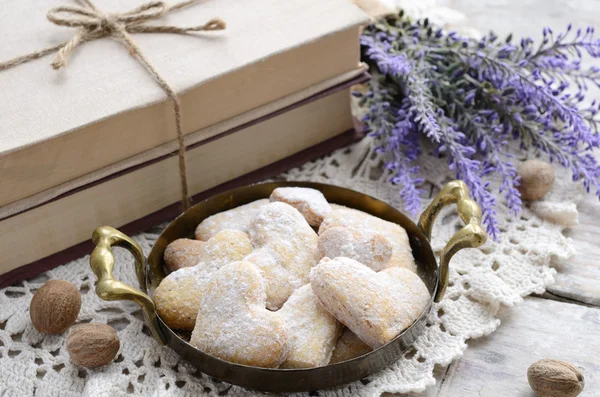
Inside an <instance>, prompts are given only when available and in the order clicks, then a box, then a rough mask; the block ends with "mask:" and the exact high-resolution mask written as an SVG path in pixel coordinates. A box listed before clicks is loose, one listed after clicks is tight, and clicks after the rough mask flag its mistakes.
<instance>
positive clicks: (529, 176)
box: [517, 160, 554, 201]
mask: <svg viewBox="0 0 600 397" xmlns="http://www.w3.org/2000/svg"><path fill="white" fill-rule="evenodd" d="M517 171H518V173H519V176H520V177H521V180H520V181H519V188H518V189H519V191H520V192H521V198H522V199H523V200H529V201H535V200H540V199H541V198H543V197H544V196H545V195H546V193H548V192H549V191H550V189H551V188H552V185H553V184H554V168H553V167H552V164H550V163H546V162H545V161H540V160H527V161H525V162H523V163H521V165H519V168H518V170H517Z"/></svg>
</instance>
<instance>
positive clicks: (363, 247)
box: [319, 226, 393, 272]
mask: <svg viewBox="0 0 600 397" xmlns="http://www.w3.org/2000/svg"><path fill="white" fill-rule="evenodd" d="M319 252H320V253H321V257H328V258H337V257H338V256H344V257H346V258H350V259H354V260H356V261H358V262H360V263H362V264H363V265H366V266H369V267H370V268H371V269H373V270H375V271H376V272H377V271H379V270H382V269H385V268H386V266H387V264H388V263H389V261H390V259H391V258H392V252H393V248H392V243H390V242H389V240H388V239H387V238H385V237H384V236H383V235H381V234H379V233H371V232H364V231H361V230H359V229H355V228H350V227H341V226H335V227H330V228H328V229H327V230H325V231H324V232H323V233H321V235H320V236H319Z"/></svg>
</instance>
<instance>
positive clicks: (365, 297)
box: [310, 257, 430, 349]
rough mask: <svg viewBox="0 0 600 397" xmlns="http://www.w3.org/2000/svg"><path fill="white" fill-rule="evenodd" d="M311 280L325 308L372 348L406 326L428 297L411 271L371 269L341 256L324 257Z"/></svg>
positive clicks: (315, 268) (383, 342) (395, 334)
mask: <svg viewBox="0 0 600 397" xmlns="http://www.w3.org/2000/svg"><path fill="white" fill-rule="evenodd" d="M310 281H311V286H312V289H313V291H314V293H315V295H317V297H318V298H319V300H320V301H321V303H322V304H323V306H324V307H325V309H327V311H328V312H329V313H331V314H332V315H333V316H334V317H335V318H337V319H338V320H339V321H340V322H342V323H343V324H344V325H346V326H347V327H348V328H350V330H351V331H352V332H354V333H355V334H356V336H358V337H359V338H360V339H361V340H362V341H363V342H365V343H366V344H367V345H369V346H370V347H372V348H374V349H375V348H377V347H380V346H382V345H384V344H386V343H388V342H389V341H391V340H392V339H394V338H395V337H396V336H397V335H398V334H399V333H400V332H402V331H403V330H405V329H406V328H408V327H409V326H410V325H411V324H412V323H413V322H414V321H415V320H416V319H417V318H418V317H419V316H420V315H421V314H422V313H423V311H424V310H425V308H426V307H427V305H428V304H429V300H430V296H429V291H428V290H427V287H426V286H425V284H424V283H423V281H421V279H420V278H419V276H417V275H416V274H415V273H413V272H411V271H410V270H407V269H405V268H401V267H394V268H390V269H386V270H383V271H381V272H379V273H376V272H374V271H373V270H372V269H370V268H369V267H367V266H365V265H363V264H360V263H359V262H357V261H355V260H353V259H349V258H344V257H339V258H335V259H329V258H323V259H322V260H321V262H319V264H318V265H317V266H315V267H314V268H313V270H312V272H311V280H310Z"/></svg>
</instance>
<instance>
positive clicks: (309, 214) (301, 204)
mask: <svg viewBox="0 0 600 397" xmlns="http://www.w3.org/2000/svg"><path fill="white" fill-rule="evenodd" d="M270 199H271V202H275V201H281V202H283V203H287V204H289V205H291V206H292V207H294V208H296V209H297V210H298V211H300V213H301V214H302V216H304V218H305V219H306V221H307V222H308V223H309V225H311V226H316V227H318V226H319V225H320V224H321V222H323V219H324V218H325V217H326V216H327V215H329V213H331V206H330V205H329V203H328V202H327V200H326V199H325V196H323V193H321V192H320V191H318V190H316V189H310V188H306V187H278V188H277V189H275V190H273V193H271V197H270Z"/></svg>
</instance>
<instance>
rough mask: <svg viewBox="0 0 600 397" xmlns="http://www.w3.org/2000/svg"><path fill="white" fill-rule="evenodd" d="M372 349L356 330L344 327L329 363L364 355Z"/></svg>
mask: <svg viewBox="0 0 600 397" xmlns="http://www.w3.org/2000/svg"><path fill="white" fill-rule="evenodd" d="M372 350H373V349H371V348H370V347H369V346H368V345H367V344H366V343H365V342H363V341H362V340H360V338H359V337H358V336H356V334H355V333H354V332H352V331H350V328H344V331H343V332H342V335H340V337H339V339H338V341H337V343H336V344H335V349H334V350H333V354H332V355H331V360H329V364H335V363H341V362H342V361H346V360H350V359H353V358H355V357H358V356H362V355H363V354H366V353H368V352H370V351H372Z"/></svg>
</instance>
